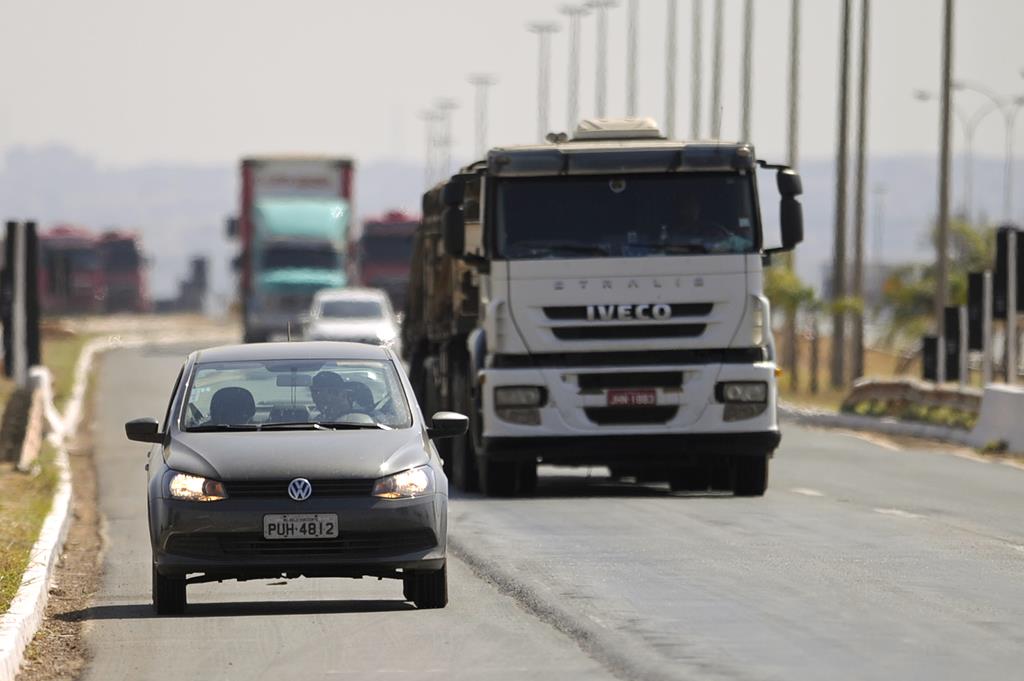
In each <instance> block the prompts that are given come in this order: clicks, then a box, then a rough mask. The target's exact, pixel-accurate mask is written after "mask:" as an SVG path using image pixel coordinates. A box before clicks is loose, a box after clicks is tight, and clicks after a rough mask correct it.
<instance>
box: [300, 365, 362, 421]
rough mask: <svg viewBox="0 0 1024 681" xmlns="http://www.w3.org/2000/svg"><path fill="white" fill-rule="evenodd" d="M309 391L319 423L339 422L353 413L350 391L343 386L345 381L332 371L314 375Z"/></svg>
mask: <svg viewBox="0 0 1024 681" xmlns="http://www.w3.org/2000/svg"><path fill="white" fill-rule="evenodd" d="M309 391H310V393H311V394H312V396H313V404H315V405H316V408H317V411H318V412H319V415H318V416H317V419H318V420H320V421H325V422H334V421H339V420H341V419H342V418H343V417H345V416H347V415H348V414H350V413H352V411H353V408H354V400H353V393H352V390H351V388H349V387H348V386H347V385H346V384H345V379H343V378H342V377H341V376H339V375H338V374H336V373H334V372H333V371H321V372H320V373H318V374H317V375H315V376H314V377H313V382H312V384H311V385H310V388H309Z"/></svg>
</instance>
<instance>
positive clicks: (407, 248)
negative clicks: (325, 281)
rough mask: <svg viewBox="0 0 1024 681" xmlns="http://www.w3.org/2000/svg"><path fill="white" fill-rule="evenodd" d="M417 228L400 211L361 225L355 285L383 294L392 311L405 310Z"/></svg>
mask: <svg viewBox="0 0 1024 681" xmlns="http://www.w3.org/2000/svg"><path fill="white" fill-rule="evenodd" d="M418 225H419V218H417V217H415V216H412V215H409V214H408V213H403V212H401V211H391V212H389V213H385V214H384V215H382V216H381V217H378V218H371V219H369V220H367V221H366V222H364V223H363V232H362V234H361V235H360V237H359V242H358V243H357V245H356V248H355V251H356V256H355V258H354V265H355V270H356V276H355V279H356V281H358V282H359V284H360V285H362V286H371V287H374V288H380V289H384V290H385V291H387V293H388V296H389V297H390V298H391V305H392V307H394V308H395V309H396V310H401V309H404V306H405V295H406V290H407V288H408V286H409V271H410V262H409V258H410V257H411V256H412V239H413V235H414V234H415V233H416V227H417V226H418Z"/></svg>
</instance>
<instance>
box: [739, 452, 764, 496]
mask: <svg viewBox="0 0 1024 681" xmlns="http://www.w3.org/2000/svg"><path fill="white" fill-rule="evenodd" d="M768 458H769V457H768V455H767V454H759V455H755V456H737V457H736V464H735V466H736V479H735V482H734V483H733V494H735V495H736V496H738V497H761V496H764V493H765V490H767V489H768Z"/></svg>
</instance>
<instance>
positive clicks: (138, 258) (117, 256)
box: [96, 231, 150, 312]
mask: <svg viewBox="0 0 1024 681" xmlns="http://www.w3.org/2000/svg"><path fill="white" fill-rule="evenodd" d="M96 250H97V254H98V256H99V260H100V268H101V271H102V278H103V293H104V296H103V300H104V306H103V307H104V310H105V311H106V312H148V311H149V309H150V303H149V295H148V292H147V291H146V276H145V259H144V258H143V257H142V253H141V250H140V248H139V244H138V237H137V236H136V235H135V234H133V233H131V232H123V231H109V232H104V233H103V234H102V235H100V238H99V239H98V240H97V248H96Z"/></svg>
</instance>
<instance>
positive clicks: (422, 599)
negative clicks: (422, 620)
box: [412, 565, 448, 610]
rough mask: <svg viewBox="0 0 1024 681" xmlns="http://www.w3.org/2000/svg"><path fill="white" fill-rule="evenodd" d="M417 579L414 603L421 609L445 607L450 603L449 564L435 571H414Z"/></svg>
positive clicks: (414, 577) (414, 576)
mask: <svg viewBox="0 0 1024 681" xmlns="http://www.w3.org/2000/svg"><path fill="white" fill-rule="evenodd" d="M412 574H413V579H415V580H416V588H415V594H414V596H413V599H412V601H413V603H415V604H416V607H417V608H419V609H421V610H431V609H434V608H443V607H444V606H446V605H448V566H447V565H443V566H441V569H440V570H434V571H433V572H414V573H412Z"/></svg>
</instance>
